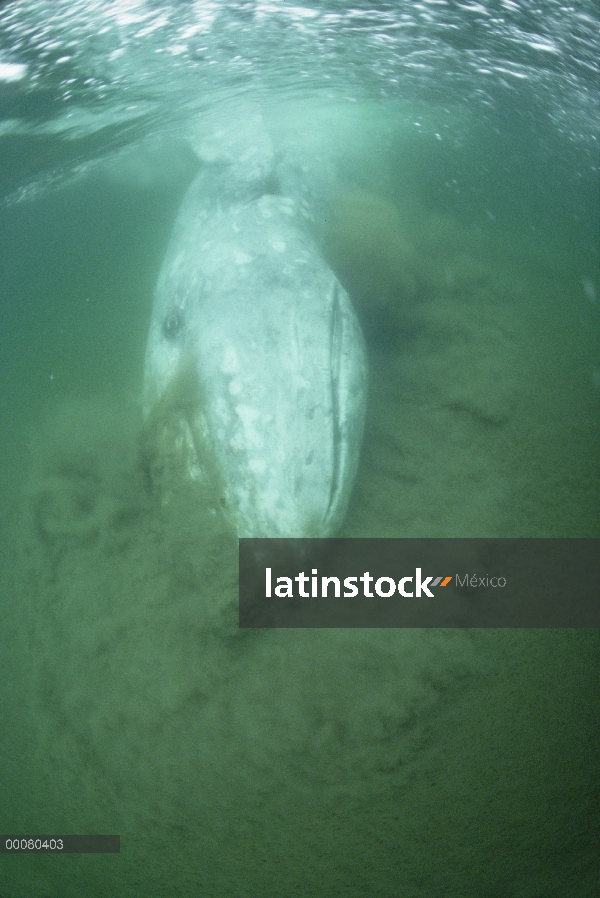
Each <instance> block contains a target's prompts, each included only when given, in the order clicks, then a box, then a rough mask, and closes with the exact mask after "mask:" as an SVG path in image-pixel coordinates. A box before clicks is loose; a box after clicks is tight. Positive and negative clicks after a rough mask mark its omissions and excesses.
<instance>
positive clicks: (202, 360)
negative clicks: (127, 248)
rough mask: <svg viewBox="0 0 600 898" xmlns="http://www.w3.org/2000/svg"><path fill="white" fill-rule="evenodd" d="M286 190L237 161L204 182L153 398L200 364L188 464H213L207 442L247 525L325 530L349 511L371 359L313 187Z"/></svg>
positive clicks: (181, 243) (174, 247)
mask: <svg viewBox="0 0 600 898" xmlns="http://www.w3.org/2000/svg"><path fill="white" fill-rule="evenodd" d="M277 190H278V187H277V184H276V181H275V179H274V178H273V177H272V176H269V177H267V178H266V179H264V181H261V180H260V179H259V183H256V182H252V181H250V182H245V181H244V180H243V179H241V178H236V177H235V172H234V170H233V169H232V168H231V167H227V166H209V167H207V168H205V169H204V170H202V171H201V172H200V173H199V174H198V175H197V176H196V178H195V180H194V181H193V182H192V184H191V186H190V187H189V189H188V192H187V194H186V196H185V197H184V200H183V203H182V205H181V208H180V210H179V213H178V216H177V219H176V221H175V225H174V228H173V232H172V235H171V240H170V243H169V247H168V250H167V253H166V256H165V259H164V262H163V265H162V268H161V271H160V274H159V278H158V283H157V286H156V292H155V299H154V307H153V312H152V320H151V325H150V332H149V336H148V343H147V350H146V362H145V382H144V409H145V413H146V415H147V416H150V415H151V414H152V410H153V408H155V407H156V406H157V404H159V403H160V401H161V399H164V397H165V396H167V397H168V395H169V394H168V390H169V384H170V383H172V382H173V381H174V380H175V379H176V377H177V375H178V372H179V371H181V369H182V367H183V366H185V365H188V366H189V365H191V366H192V367H193V369H194V371H195V373H196V374H197V381H198V388H199V393H200V394H201V397H202V398H201V401H200V400H199V402H198V406H197V408H196V410H195V411H193V412H190V411H189V406H188V411H187V412H185V411H182V412H181V415H182V417H185V415H186V414H187V415H188V416H190V415H191V417H192V418H193V420H188V421H182V426H183V427H184V428H185V433H187V434H188V437H182V442H183V443H185V442H186V440H187V443H188V444H189V448H190V462H189V466H188V473H189V475H190V476H195V477H198V478H201V477H202V476H203V472H202V470H201V467H202V465H201V462H199V461H198V460H199V459H201V458H202V454H203V453H202V451H201V447H200V446H199V445H198V444H199V441H200V442H201V441H209V443H210V446H211V452H212V454H213V457H214V458H215V459H216V461H217V465H218V467H219V473H220V479H221V482H222V490H223V493H224V496H223V499H222V505H224V507H225V508H226V510H227V512H228V514H229V516H230V519H231V522H232V524H233V526H234V528H235V529H236V531H237V533H238V535H239V536H242V537H286V538H287V537H290V538H291V537H294V538H300V537H321V536H327V535H330V534H332V533H334V532H335V531H336V530H338V529H339V527H340V525H341V523H342V521H343V518H344V515H345V512H346V509H347V505H348V499H349V495H350V492H351V489H352V484H353V481H354V478H355V474H356V469H357V465H358V458H359V452H360V444H361V440H362V432H363V422H364V414H365V403H366V393H367V363H366V357H365V349H364V343H363V337H362V334H361V330H360V327H359V324H358V321H357V319H356V316H355V313H354V310H353V308H352V305H351V302H350V299H349V297H348V295H347V293H346V292H345V291H344V289H343V288H342V286H341V285H340V283H339V281H338V280H337V278H336V277H335V275H334V274H333V272H332V271H331V269H330V268H329V267H328V265H327V264H326V262H325V261H324V259H323V257H322V256H321V254H320V252H319V250H318V248H317V245H316V243H315V240H314V239H313V237H312V234H311V228H310V224H309V222H308V220H307V219H309V217H310V216H309V212H308V209H307V205H306V202H305V198H299V199H297V200H296V199H294V198H293V197H291V196H285V195H281V194H280V193H278V192H277ZM167 401H168V400H167ZM183 432H184V431H183V430H182V433H183ZM193 447H195V450H196V451H195V452H194V451H193Z"/></svg>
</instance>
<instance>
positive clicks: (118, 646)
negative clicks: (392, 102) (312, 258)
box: [0, 154, 600, 898]
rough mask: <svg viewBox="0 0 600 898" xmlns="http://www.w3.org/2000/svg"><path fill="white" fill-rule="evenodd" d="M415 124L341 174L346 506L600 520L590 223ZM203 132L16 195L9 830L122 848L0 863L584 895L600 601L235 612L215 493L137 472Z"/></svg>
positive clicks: (262, 891)
mask: <svg viewBox="0 0 600 898" xmlns="http://www.w3.org/2000/svg"><path fill="white" fill-rule="evenodd" d="M417 158H418V154H415V156H414V157H413V158H412V165H413V168H412V169H411V159H409V160H408V162H406V165H405V166H404V167H403V168H402V171H403V172H405V175H404V180H402V178H401V177H400V175H399V171H400V165H399V162H398V160H397V159H396V158H395V157H393V156H389V157H386V158H385V159H382V160H381V161H379V162H377V164H375V162H373V164H372V169H371V171H370V173H369V175H368V176H367V175H363V176H361V177H358V175H357V174H356V172H355V173H354V179H353V180H352V179H351V178H349V179H348V182H347V183H346V184H345V185H344V186H343V187H342V188H340V190H339V192H338V194H337V195H336V197H335V201H334V211H335V214H334V218H333V221H332V225H331V229H330V231H329V233H328V238H327V252H328V254H329V258H330V261H331V263H332V264H333V265H334V267H335V268H336V270H337V271H338V273H339V275H340V277H341V279H342V281H343V282H344V284H345V285H346V286H347V287H348V289H349V290H350V292H351V294H352V296H353V299H354V301H355V304H356V306H357V309H358V312H359V315H360V317H361V321H362V324H363V328H364V331H365V335H366V339H367V346H368V353H369V364H370V377H371V380H370V394H369V407H368V416H367V424H366V431H365V437H364V446H363V451H362V456H361V464H360V470H359V475H358V479H357V483H356V488H355V491H354V495H353V499H352V502H351V506H350V509H349V512H348V517H347V522H346V526H345V531H344V534H343V535H346V536H353V537H355V536H369V537H372V536H382V537H387V536H400V537H403V536H426V537H429V536H436V537H439V536H441V537H448V536H468V537H475V536H486V537H514V536H519V537H521V536H522V537H528V536H547V537H573V536H583V537H597V536H599V535H600V526H599V525H600V517H599V509H600V503H599V498H600V490H599V482H600V481H599V473H598V445H599V436H600V426H599V415H598V412H599V406H600V389H599V378H600V374H599V367H598V364H599V363H598V355H597V346H598V307H597V304H596V303H597V301H596V303H595V301H594V295H593V294H592V293H591V291H590V290H589V284H590V283H592V284H593V283H595V284H596V285H597V284H598V280H597V268H596V269H594V265H596V266H597V258H596V259H594V255H593V252H591V249H593V248H594V245H595V244H594V238H593V235H591V234H590V235H589V245H588V246H586V245H585V241H582V240H581V229H580V225H577V226H576V225H575V224H574V223H573V222H572V221H571V220H570V219H569V220H563V219H561V215H560V212H561V209H560V203H559V202H557V204H556V207H554V206H553V203H552V201H551V200H549V201H548V207H547V208H534V207H533V202H532V196H533V195H534V194H535V190H534V189H533V188H532V194H531V195H530V196H527V195H526V193H525V192H523V193H522V194H521V192H520V187H518V186H516V185H514V184H513V185H512V191H513V193H512V195H511V197H510V201H508V200H507V201H506V202H505V203H504V204H503V203H502V202H501V201H500V200H499V197H500V196H501V195H502V187H501V185H500V186H498V185H496V190H497V195H496V196H495V199H494V203H495V205H494V203H493V202H491V201H490V202H489V203H488V198H487V197H485V196H477V197H475V198H474V200H473V205H472V209H471V212H470V211H469V208H468V205H467V206H463V207H462V208H456V209H452V208H451V207H450V206H449V204H447V203H444V202H442V201H441V200H440V194H438V193H437V192H436V185H437V183H438V182H439V183H440V184H441V183H442V182H443V181H444V172H443V170H442V169H443V164H444V160H443V159H442V158H441V157H440V158H439V159H438V162H439V166H440V167H439V169H438V170H436V169H435V168H432V169H431V170H430V171H429V174H428V176H427V177H425V175H424V171H425V165H426V163H427V164H429V165H432V160H433V162H435V159H436V157H435V156H434V155H432V156H431V157H430V158H429V159H428V160H425V161H424V162H423V163H422V166H423V167H422V169H419V167H418V165H417V161H416V160H417ZM186 165H187V163H186V162H185V160H184V161H181V162H180V163H179V167H178V168H177V171H176V173H175V174H174V175H172V177H171V178H170V181H169V183H168V184H167V186H166V187H165V185H162V186H160V187H159V188H155V187H153V186H152V184H149V185H148V184H139V183H138V184H136V185H133V186H132V185H127V184H124V182H121V183H119V182H118V181H109V180H106V181H103V180H102V178H100V179H99V180H93V179H92V180H91V181H89V182H85V181H84V182H83V183H79V184H75V186H73V187H69V188H65V189H64V190H63V191H59V192H57V193H51V194H50V195H48V196H46V197H43V198H42V199H40V200H39V201H38V202H37V203H32V204H30V205H20V206H18V207H15V208H13V209H6V210H4V213H3V215H4V217H5V220H4V224H5V226H6V227H5V233H6V234H7V235H8V237H7V241H6V242H5V252H4V256H3V261H2V266H3V283H4V285H5V289H6V292H7V302H6V304H5V306H4V324H3V330H4V333H3V342H2V375H3V388H2V395H1V396H0V402H1V408H0V415H1V419H2V437H1V439H2V471H1V476H2V479H1V487H2V519H1V520H2V529H1V540H2V542H1V552H2V556H1V560H0V564H1V571H2V584H1V585H2V592H1V594H0V595H1V596H2V624H3V625H2V628H1V631H0V639H1V640H2V655H1V660H2V678H3V682H2V688H1V690H0V701H1V703H2V709H1V715H0V720H1V726H2V730H3V736H2V740H1V742H0V752H1V758H0V820H1V824H0V830H1V831H2V832H4V833H30V832H38V833H58V832H62V833H119V834H120V835H121V845H122V848H121V854H120V855H118V856H92V855H84V856H76V855H70V856H63V857H31V856H28V857H21V858H17V857H6V856H2V858H1V868H0V869H1V872H0V876H1V879H0V895H1V896H2V898H17V896H18V898H75V896H77V898H81V896H86V898H117V896H131V898H134V896H140V898H142V896H144V898H148V896H214V898H226V896H227V898H234V896H235V898H250V896H259V895H260V896H269V898H280V896H281V898H284V896H286V898H287V896H290V898H291V896H329V898H335V896H344V898H367V896H368V898H370V896H382V898H383V896H385V898H442V896H444V898H592V896H594V895H597V894H598V893H597V887H598V881H599V880H598V808H599V806H600V802H599V798H600V794H599V782H598V769H600V767H599V760H600V758H599V757H598V745H599V741H598V697H599V694H600V682H599V679H600V678H599V676H598V667H599V665H598V660H599V659H598V636H597V632H596V631H591V630H589V631H571V630H565V631H555V630H535V631H534V630H500V631H495V630H488V631H484V630H405V631H398V630H362V631H361V630H330V631H329V630H323V631H317V630H314V631H311V630H292V631H249V632H244V631H239V630H238V629H237V617H236V615H237V605H236V602H237V581H236V576H237V554H236V553H237V548H236V542H235V540H234V539H233V537H232V535H231V533H230V532H229V530H228V528H227V525H226V523H225V522H224V521H223V520H222V519H221V518H220V517H219V516H218V515H216V516H215V515H212V514H210V511H209V510H210V508H211V507H212V506H213V497H211V496H210V495H206V494H202V493H201V492H199V491H196V492H195V491H194V489H192V488H191V487H189V486H188V485H186V486H183V485H178V483H177V479H176V477H173V478H172V482H170V483H169V490H168V497H169V500H168V501H164V494H162V493H161V490H160V489H156V488H152V487H151V485H150V484H149V482H148V478H147V470H146V468H145V466H144V455H143V453H142V452H141V451H140V445H142V444H143V440H142V438H141V437H140V433H141V424H140V420H139V404H138V400H139V395H140V389H141V373H142V369H143V352H144V343H145V336H146V329H147V325H148V320H149V315H150V307H151V299H152V289H153V284H154V282H155V279H156V276H157V272H158V268H159V266H160V260H161V258H162V253H163V252H164V248H165V245H166V240H167V239H168V233H169V228H170V224H171V221H172V219H173V215H174V214H175V211H176V208H177V204H178V202H179V199H180V197H181V195H182V192H183V190H184V188H185V184H186V182H187V180H188V179H189V177H190V176H191V170H188V168H187V167H186ZM465 165H466V163H465ZM95 177H96V176H95ZM465 178H466V180H467V181H468V178H469V172H468V169H467V170H466V174H465ZM525 182H527V178H524V183H525ZM415 185H418V187H417V186H415ZM521 186H522V185H521ZM507 189H511V185H507ZM535 195H536V196H538V199H539V194H535ZM586 285H587V287H588V289H587V291H586ZM155 486H156V485H155ZM195 489H196V490H198V489H199V488H195Z"/></svg>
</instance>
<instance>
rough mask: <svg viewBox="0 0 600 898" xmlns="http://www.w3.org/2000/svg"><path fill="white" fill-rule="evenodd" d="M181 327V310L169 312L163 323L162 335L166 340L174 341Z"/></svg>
mask: <svg viewBox="0 0 600 898" xmlns="http://www.w3.org/2000/svg"><path fill="white" fill-rule="evenodd" d="M182 327H183V312H182V311H181V309H173V311H172V312H169V314H168V315H167V317H166V318H165V320H164V321H163V326H162V330H163V334H164V335H165V337H166V338H167V339H168V340H174V339H175V337H177V336H178V335H179V333H180V331H181V329H182Z"/></svg>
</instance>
